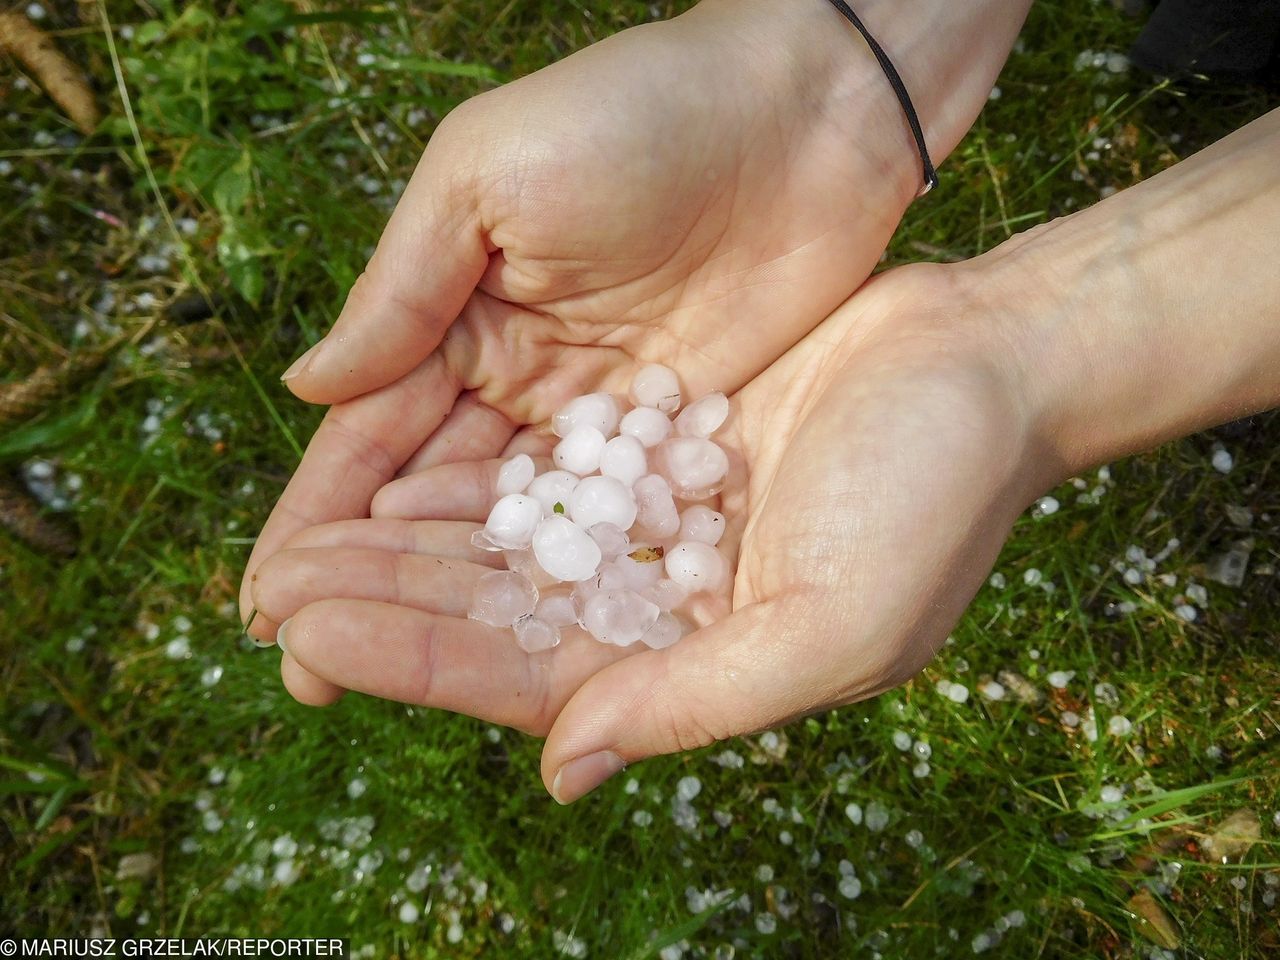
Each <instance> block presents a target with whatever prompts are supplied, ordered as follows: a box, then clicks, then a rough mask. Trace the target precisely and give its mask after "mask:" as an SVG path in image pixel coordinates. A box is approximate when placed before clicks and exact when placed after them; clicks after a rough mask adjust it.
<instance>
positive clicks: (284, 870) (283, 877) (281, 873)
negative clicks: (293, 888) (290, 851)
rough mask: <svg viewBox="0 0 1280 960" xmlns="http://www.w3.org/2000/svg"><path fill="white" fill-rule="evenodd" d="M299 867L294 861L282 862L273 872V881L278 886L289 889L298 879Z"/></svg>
mask: <svg viewBox="0 0 1280 960" xmlns="http://www.w3.org/2000/svg"><path fill="white" fill-rule="evenodd" d="M298 873H299V871H298V866H297V864H295V863H294V862H293V861H292V860H281V861H280V862H279V863H277V864H276V868H275V870H273V871H272V872H271V879H272V880H273V881H274V882H275V884H276V885H277V886H280V887H287V886H289V885H290V884H292V883H293V882H294V881H295V880H297V879H298Z"/></svg>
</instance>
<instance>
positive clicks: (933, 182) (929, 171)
mask: <svg viewBox="0 0 1280 960" xmlns="http://www.w3.org/2000/svg"><path fill="white" fill-rule="evenodd" d="M831 5H832V6H833V7H835V8H836V9H837V10H839V11H840V14H841V16H843V17H844V18H845V19H846V20H848V21H849V22H850V23H852V24H853V26H854V29H855V30H857V31H858V32H859V33H860V34H862V39H863V40H865V41H867V46H868V47H870V48H871V52H872V53H874V54H875V56H876V60H878V61H879V62H880V69H882V70H883V71H884V75H885V77H886V78H887V79H888V81H889V86H891V87H893V92H894V93H895V94H896V95H897V97H898V103H900V104H902V111H903V113H905V114H906V115H907V123H908V124H910V125H911V135H912V136H913V137H915V138H916V149H918V150H919V151H920V162H921V163H922V164H923V165H924V187H922V188H921V190H920V192H919V193H917V194H916V196H917V197H923V196H924V195H925V194H926V193H928V192H929V191H930V190H932V189H933V188H934V187H936V186H937V185H938V172H937V171H936V170H934V169H933V161H932V160H930V159H929V148H928V147H926V146H925V143H924V131H923V130H921V129H920V118H919V117H918V116H916V108H915V107H914V106H913V105H912V103H911V94H909V93H907V85H906V84H905V83H903V82H902V77H901V76H899V75H898V71H897V69H896V68H895V67H894V65H893V61H892V60H890V59H889V55H888V54H887V53H885V52H884V48H883V47H881V46H880V44H878V43H876V38H875V37H873V36H871V33H870V32H869V31H868V30H867V28H866V27H864V26H863V25H862V21H861V20H859V19H858V15H857V14H856V13H854V12H853V9H852V8H851V7H850V6H849V4H847V3H845V0H831Z"/></svg>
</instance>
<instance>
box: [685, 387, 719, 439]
mask: <svg viewBox="0 0 1280 960" xmlns="http://www.w3.org/2000/svg"><path fill="white" fill-rule="evenodd" d="M727 419H729V398H728V397H726V396H725V395H724V394H723V393H721V392H720V391H718V390H717V391H716V392H715V393H708V394H707V395H706V396H705V397H701V398H700V399H698V400H695V401H693V403H691V404H689V405H688V406H687V407H685V408H684V409H683V410H681V411H680V415H679V416H678V417H676V433H678V434H680V435H681V436H682V437H702V438H703V439H704V440H705V439H706V438H707V437H709V436H711V435H712V434H713V433H715V432H716V431H717V430H719V429H720V427H721V426H723V424H724V422H725V420H727Z"/></svg>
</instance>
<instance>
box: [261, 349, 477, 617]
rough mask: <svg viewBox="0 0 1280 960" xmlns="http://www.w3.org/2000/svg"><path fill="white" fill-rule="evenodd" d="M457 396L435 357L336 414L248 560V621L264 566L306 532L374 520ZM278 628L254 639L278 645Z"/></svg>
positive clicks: (318, 434) (449, 375)
mask: <svg viewBox="0 0 1280 960" xmlns="http://www.w3.org/2000/svg"><path fill="white" fill-rule="evenodd" d="M457 395H458V383H457V381H456V380H455V379H454V377H453V374H452V373H450V372H449V370H448V368H447V367H446V366H445V365H444V361H443V359H441V358H440V357H438V356H432V357H430V358H429V359H428V360H427V361H426V362H425V363H423V364H421V365H420V366H419V367H418V368H417V369H416V370H414V371H413V372H412V373H410V374H409V375H408V376H406V377H404V378H403V379H402V380H399V381H397V382H396V383H394V384H392V385H391V386H389V387H385V388H383V389H382V390H378V391H375V392H374V393H370V394H367V395H365V396H363V397H360V398H359V399H357V400H352V401H351V402H349V403H344V404H340V405H338V406H336V407H334V408H333V409H332V410H330V411H329V413H328V415H327V416H326V417H325V418H324V422H323V423H321V424H320V429H319V430H317V431H316V434H315V436H314V437H312V438H311V442H310V443H309V444H308V445H307V452H306V455H305V456H303V458H302V463H301V464H299V465H298V469H297V472H296V473H294V475H293V478H292V479H291V480H290V481H289V485H288V486H287V487H285V490H284V493H282V494H281V495H280V500H279V502H278V503H276V505H275V508H274V509H273V510H272V511H271V516H270V517H269V518H268V519H267V523H266V525H265V526H264V527H263V528H262V533H260V534H259V535H258V540H257V542H256V543H255V544H254V547H253V552H252V553H250V555H249V562H248V564H247V565H246V575H245V579H244V581H243V582H242V583H241V585H240V617H241V622H244V621H245V620H247V619H248V617H249V611H250V608H251V606H252V603H251V600H250V598H249V584H250V581H251V580H252V577H253V573H254V571H255V570H256V569H257V567H258V565H259V564H260V563H261V562H262V561H263V560H265V559H266V558H267V557H269V556H271V554H273V553H275V552H276V551H277V550H278V549H280V545H281V544H283V543H284V542H285V541H286V540H287V539H289V537H291V536H293V535H294V534H295V533H297V532H298V531H299V530H301V529H303V528H304V527H309V526H313V525H315V524H318V523H328V522H329V521H332V520H346V519H351V518H354V517H367V516H368V515H369V504H370V502H371V501H372V500H373V496H374V494H375V493H377V491H378V489H379V488H380V487H381V486H382V485H383V484H385V483H386V482H387V481H388V480H390V479H391V478H392V477H393V476H395V473H396V471H397V470H398V469H399V468H400V465H401V464H402V463H404V461H405V460H407V459H408V458H409V455H410V454H411V453H413V450H414V447H415V446H416V445H417V442H418V441H419V440H420V439H421V438H422V437H425V436H427V435H428V434H430V433H431V432H432V431H433V430H435V429H436V427H438V426H439V425H440V423H441V422H442V421H443V420H444V418H445V416H446V414H447V413H448V412H449V409H450V408H451V407H452V406H453V401H454V398H455V397H457ZM277 626H279V624H276V623H273V622H271V621H270V620H269V619H268V618H266V617H258V618H257V619H255V620H254V623H253V626H252V628H251V629H250V631H249V634H250V636H253V637H256V638H258V639H260V640H271V639H273V638H274V637H275V630H276V627H277Z"/></svg>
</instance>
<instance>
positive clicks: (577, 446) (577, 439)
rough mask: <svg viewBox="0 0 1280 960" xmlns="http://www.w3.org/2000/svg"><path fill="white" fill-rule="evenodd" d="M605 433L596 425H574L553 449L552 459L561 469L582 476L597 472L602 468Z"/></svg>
mask: <svg viewBox="0 0 1280 960" xmlns="http://www.w3.org/2000/svg"><path fill="white" fill-rule="evenodd" d="M604 443H605V440H604V434H603V433H601V432H600V431H599V430H597V429H596V428H595V427H590V426H581V427H574V428H573V430H571V431H570V432H569V435H568V436H566V437H565V438H564V439H563V440H561V441H560V442H559V443H557V444H556V448H555V449H554V450H553V451H551V459H552V460H553V461H555V465H556V466H557V467H559V468H560V469H561V470H568V471H569V472H570V473H576V474H577V475H578V476H580V477H585V476H586V475H587V474H588V473H595V472H596V470H598V469H599V468H600V454H602V453H603V452H604Z"/></svg>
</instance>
